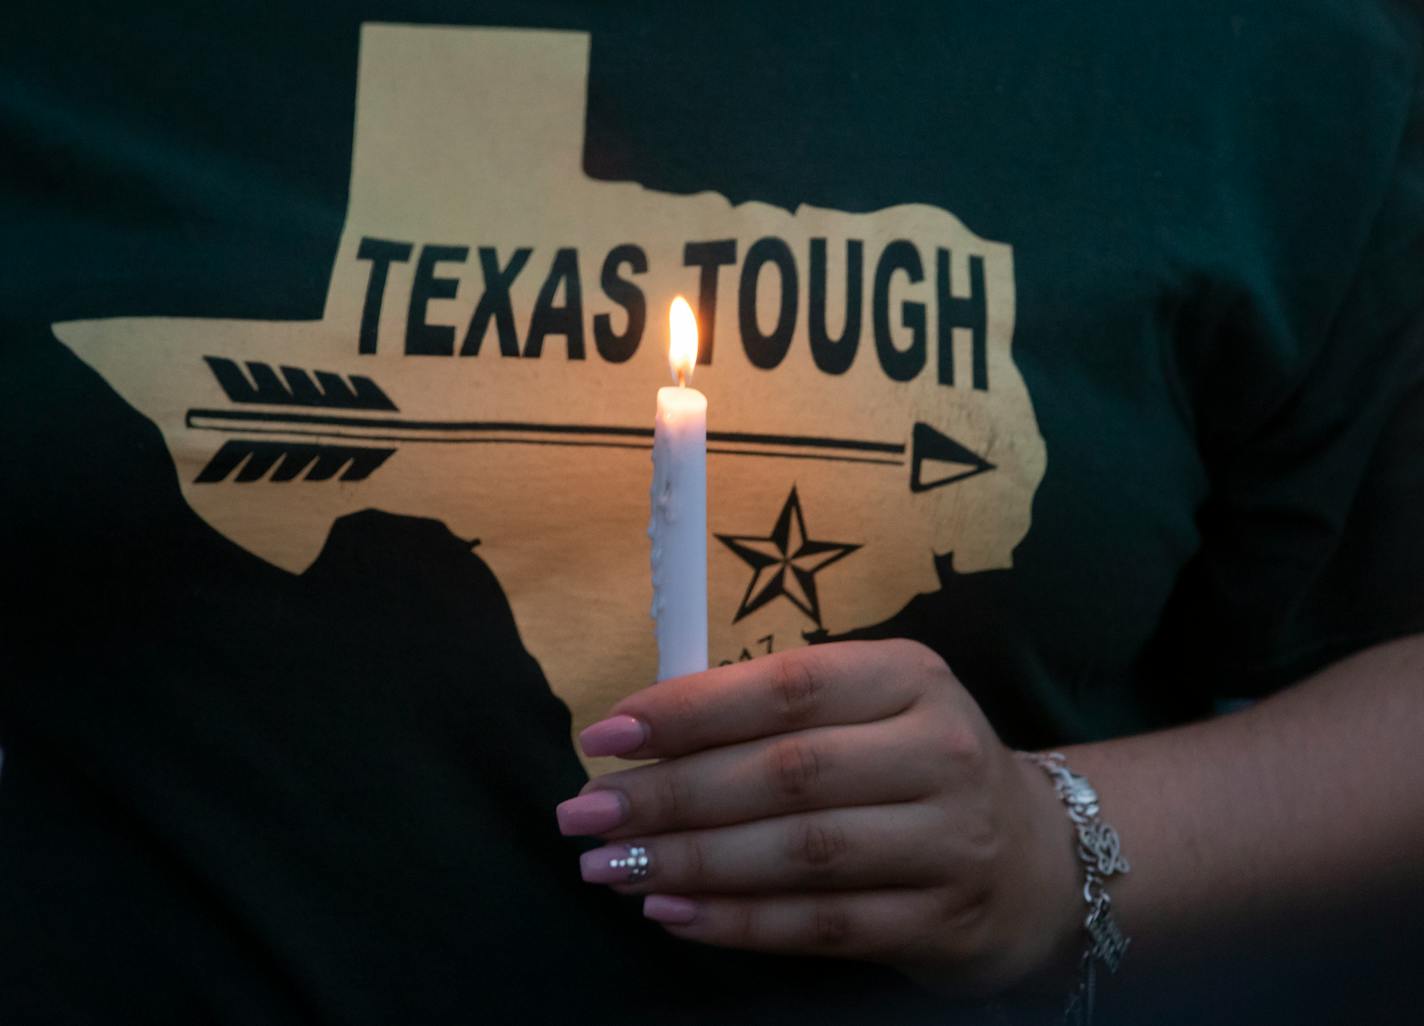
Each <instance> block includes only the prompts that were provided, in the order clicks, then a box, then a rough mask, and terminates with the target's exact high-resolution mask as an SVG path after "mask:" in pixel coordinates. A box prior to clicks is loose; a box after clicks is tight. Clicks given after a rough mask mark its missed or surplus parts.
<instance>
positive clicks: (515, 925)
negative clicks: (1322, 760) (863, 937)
mask: <svg viewBox="0 0 1424 1026" xmlns="http://www.w3.org/2000/svg"><path fill="white" fill-rule="evenodd" d="M374 22H383V23H418V24H422V25H432V26H444V25H449V26H511V27H529V28H553V29H561V30H576V31H580V32H586V33H588V34H589V38H590V40H591V51H590V63H589V73H588V107H587V121H586V137H585V143H584V151H583V170H584V172H585V173H586V174H587V175H588V176H589V177H591V178H593V179H598V180H606V181H618V182H637V183H640V184H641V185H643V186H644V187H646V188H648V189H656V190H660V191H662V192H666V193H669V194H675V195H692V194H696V193H700V192H704V191H713V192H716V193H719V194H721V195H723V196H725V197H727V199H728V200H730V201H731V202H732V203H738V204H740V203H746V202H749V201H757V202H762V203H769V204H774V205H777V206H780V207H784V208H786V209H794V208H796V207H797V206H798V205H799V204H811V205H814V206H819V207H826V208H834V209H836V210H842V211H849V212H866V211H875V210H881V209H884V208H888V207H892V206H894V205H896V204H904V203H924V204H929V205H932V206H936V207H939V208H942V209H944V210H949V211H953V212H954V214H955V215H956V216H957V217H959V218H961V219H962V220H963V221H964V222H965V224H967V225H969V226H971V227H972V228H973V229H974V230H975V231H976V232H979V233H982V234H983V235H984V236H985V237H986V238H991V239H1007V240H1011V241H1012V242H1013V245H1014V282H1015V289H1016V302H1017V307H1016V322H1015V327H1014V342H1013V344H1014V359H1015V361H1016V363H1017V366H1018V368H1019V370H1020V372H1021V373H1022V376H1023V379H1024V381H1025V383H1026V386H1027V390H1028V393H1029V394H1030V395H1031V396H1032V398H1033V404H1034V412H1035V415H1036V418H1037V424H1038V427H1039V430H1040V431H1041V433H1042V436H1043V440H1044V443H1045V445H1046V449H1047V453H1048V457H1047V464H1046V469H1045V471H1044V474H1043V479H1042V483H1041V485H1040V486H1039V487H1038V488H1037V491H1036V492H1035V494H1034V496H1033V522H1032V527H1031V528H1030V529H1029V531H1028V533H1027V534H1026V536H1025V537H1024V538H1023V540H1022V542H1021V543H1020V544H1018V546H1017V547H1016V548H1015V549H1014V552H1013V560H1012V567H1011V568H1008V569H989V570H981V571H977V572H960V570H958V569H956V563H955V558H954V554H953V553H944V554H941V555H940V556H939V559H938V563H937V569H938V574H939V582H940V588H939V590H938V591H935V592H933V593H926V594H921V595H919V596H918V597H915V598H913V599H912V600H911V601H909V602H908V603H907V604H906V605H905V606H904V608H903V610H902V611H901V612H899V613H898V614H897V615H895V616H893V617H892V618H890V619H888V620H886V621H884V622H881V623H877V624H873V625H862V626H860V627H857V628H856V629H854V630H852V631H848V632H839V633H840V635H844V636H857V637H889V636H908V637H914V638H917V639H919V640H922V641H924V642H926V643H927V644H929V645H931V646H932V647H933V648H935V649H936V650H937V651H939V652H940V653H941V654H942V655H943V656H944V657H945V658H946V660H947V661H948V662H949V664H950V665H951V667H953V668H954V670H955V671H956V673H957V674H958V675H959V676H960V678H961V679H962V680H963V681H964V683H965V685H966V686H967V687H968V688H969V689H970V691H971V692H972V693H973V694H974V696H975V697H976V699H977V700H978V701H979V702H980V703H981V704H982V705H983V707H984V708H985V710H986V712H987V713H988V714H989V716H990V719H991V721H992V722H993V724H994V726H995V728H996V729H997V730H998V731H999V732H1000V735H1001V736H1002V737H1003V738H1004V740H1005V741H1006V742H1007V743H1010V744H1012V745H1015V746H1022V747H1027V746H1047V745H1053V744H1061V743H1069V742H1074V741H1081V740H1091V739H1096V738H1104V737H1110V736H1116V735H1121V734H1125V733H1132V732H1137V731H1142V730H1147V729H1152V728H1155V727H1160V726H1164V725H1168V724H1172V723H1179V722H1183V721H1185V720H1189V719H1192V718H1194V717H1198V716H1202V715H1205V714H1207V713H1208V712H1209V711H1210V710H1211V708H1212V705H1213V702H1214V701H1216V700H1217V699H1221V698H1235V697H1248V696H1258V695H1262V694H1266V693H1269V692H1270V691H1272V690H1274V689H1277V688H1279V687H1281V686H1284V685H1286V684H1289V683H1291V682H1293V681H1296V680H1299V679H1301V678H1302V677H1303V676H1305V675H1307V674H1309V673H1310V672H1311V671H1313V670H1315V669H1317V668H1319V667H1321V666H1323V665H1325V664H1327V663H1329V662H1330V661H1332V660H1334V659H1337V658H1340V657H1342V656H1344V655H1347V654H1349V653H1350V652H1352V651H1356V650H1358V649H1360V648H1363V647H1366V646H1368V645H1371V644H1374V643H1377V642H1380V641H1383V640H1386V639H1389V638H1393V637H1398V636H1402V635H1406V634H1409V633H1412V632H1416V631H1420V630H1424V543H1421V541H1420V540H1419V525H1420V524H1421V523H1424V520H1421V517H1420V514H1421V512H1424V459H1421V453H1424V120H1421V110H1424V105H1421V100H1420V77H1419V76H1420V70H1421V27H1420V19H1419V16H1418V13H1417V11H1416V10H1414V9H1413V8H1412V7H1410V6H1409V5H1406V4H1402V3H1399V4H1396V3H1387V2H1378V3H1376V2H1365V3H1362V2H1359V0H1352V2H1348V3H1347V2H1327V0H1312V2H1310V3H1302V4H1295V5H1287V6H1284V7H1282V6H1281V5H1269V4H1260V3H1246V2H1235V3H1232V2H1225V0H1222V2H1212V3H1205V4H1203V3H1193V4H1187V3H1181V4H1176V3H1174V4H1168V5H1160V6H1156V7H1153V8H1151V9H1144V8H1143V7H1142V6H1141V5H1134V4H1127V3H1098V4H1091V5H1088V6H1083V5H1070V4H1065V3H1059V2H1035V3H1029V4H1014V5H1000V6H997V7H996V6H992V5H990V6H984V5H973V6H971V5H964V4H940V5H929V4H924V5H913V6H908V7H904V8H898V7H897V8H895V9H893V10H878V11H870V10H860V9H858V8H857V7H856V6H855V5H824V4H822V5H814V6H813V5H804V6H798V5H789V6H784V7H775V8H770V7H768V6H767V5H742V4H715V5H706V6H705V7H701V8H697V7H694V8H685V7H683V6H682V5H652V4H649V5H636V4H616V5H614V4H610V5H589V6H588V7H587V8H585V7H583V6H581V5H568V4H553V3H550V4H537V5H523V4H499V3H473V4H450V3H440V2H434V3H400V2H392V3H387V4H377V5H361V6H360V8H359V9H355V8H346V7H344V6H341V5H329V6H328V5H325V4H303V5H290V6H289V7H287V8H285V9H282V10H276V11H273V10H265V9H260V8H258V7H250V6H248V5H239V4H207V5H201V6H195V7H193V8H191V9H187V8H175V9H170V10H163V11H157V10H153V11H145V12H141V13H132V12H130V13H125V14H124V15H122V16H117V15H106V14H103V13H101V12H99V11H98V10H95V9H91V8H83V7H78V8H70V7H53V6H31V7H29V8H26V9H24V10H19V11H15V12H11V14H10V15H8V16H7V28H6V32H5V38H4V40H3V41H0V68H3V77H0V140H3V153H4V159H3V162H0V176H3V179H0V180H3V183H4V184H3V189H0V224H3V226H4V238H3V251H4V257H3V263H0V297H2V298H3V303H0V331H3V336H2V337H3V343H0V344H3V347H4V360H5V366H6V371H5V373H4V374H3V375H0V395H2V396H3V402H0V410H3V425H4V427H3V431H4V438H5V440H6V441H5V446H4V457H3V460H0V480H3V482H4V496H5V508H6V510H7V517H6V525H7V532H6V533H7V536H8V537H9V539H10V552H11V556H10V560H9V565H10V567H11V569H10V572H9V574H8V575H7V579H8V580H9V581H10V582H11V589H12V594H13V596H14V599H15V601H13V602H12V603H11V609H12V612H11V613H10V614H9V621H8V622H9V625H10V627H9V631H8V632H7V640H6V644H5V650H6V652H7V654H8V659H9V670H8V672H7V673H6V674H5V680H4V683H3V685H0V747H3V752H4V762H3V770H0V1021H3V1022H6V1023H30V1022H35V1023H39V1022H56V1023H58V1022H64V1023H84V1022H128V1021H131V1022H230V1023H251V1022H263V1023H288V1022H290V1023H298V1022H332V1023H463V1022H491V1023H502V1022H515V1021H524V1022H531V1021H532V1022H546V1021H547V1022H563V1021H573V1020H575V1019H577V1020H580V1021H587V1022H613V1021H641V1022H647V1023H676V1022H689V1023H692V1022H697V1023H722V1022H728V1023H730V1022H737V1023H753V1022H767V1023H781V1022H790V1021H792V1020H800V1021H817V1022H828V1023H829V1022H876V1023H880V1022H884V1023H896V1022H945V1021H961V1020H962V1021H966V1022H974V1021H981V1020H982V1021H997V1019H998V1018H999V1017H1001V1016H1003V1015H1006V1014H1009V1013H1007V1012H1005V1011H1004V1010H1003V1009H999V1008H983V1007H980V1006H977V1005H973V1004H970V1005H966V1006H964V1007H963V1008H960V1007H958V1006H953V1007H951V1006H950V1005H949V1004H947V1003H946V1002H945V1001H944V1000H943V999H941V998H937V997H932V996H930V995H928V994H925V993H922V992H920V991H919V990H917V989H915V988H914V987H912V986H911V985H910V984H909V983H907V982H905V981H902V980H900V978H899V977H898V976H896V975H895V974H893V973H890V972H888V971H884V970H880V969H877V968H872V967H863V966H858V965H843V964H840V963H827V962H820V961H815V960H793V959H771V958H762V957H757V956H750V955H742V954H736V953H729V952H720V951H712V950H704V949H696V948H692V947H690V946H686V945H681V944H677V943H675V942H673V941H670V940H669V939H667V938H666V937H665V936H664V935H663V934H662V932H661V931H660V930H659V929H657V928H656V927H654V926H652V925H651V924H647V923H645V922H643V921H642V920H641V918H640V917H639V915H638V910H637V906H636V903H635V902H630V901H628V900H625V899H621V898H618V897H616V896H614V895H611V894H609V893H605V892H604V890H603V889H602V888H592V887H589V886H587V885H584V884H582V883H581V882H580V881H579V879H578V872H577V867H576V856H577V853H578V851H579V850H580V844H579V843H577V842H575V841H572V840H568V839H563V838H560V837H559V836H558V834H557V830H556V828H555V824H554V819H553V807H554V805H555V804H556V803H557V802H559V801H561V800H563V799H565V798H568V797H570V796H571V795H573V794H574V793H576V792H577V790H578V788H579V787H580V786H581V785H582V783H583V782H584V780H585V771H584V769H583V767H582V766H581V764H580V762H579V759H578V757H577V755H576V753H575V752H574V750H573V747H572V745H571V742H570V739H569V726H570V718H569V712H568V710H567V709H566V708H565V706H564V704H563V703H562V702H561V701H560V700H559V698H558V697H556V695H555V694H554V693H553V692H552V691H551V690H550V687H549V685H548V683H547V682H546V680H545V677H544V674H543V672H542V670H541V667H540V664H539V662H538V661H537V660H536V658H535V657H534V656H533V655H531V654H530V652H529V651H528V650H527V649H526V647H525V644H524V643H523V641H522V639H521V636H520V632H519V630H518V628H517V627H516V622H515V617H514V615H513V614H512V612H511V607H510V603H509V601H508V600H507V598H506V594H505V590H504V589H503V588H502V584H501V581H500V580H499V579H498V578H497V577H496V575H495V574H494V573H493V572H492V571H491V569H490V568H489V566H488V565H487V564H486V562H485V561H484V560H482V558H481V556H480V549H479V547H478V546H476V547H474V548H471V544H470V540H469V539H462V538H460V537H457V536H456V535H455V534H453V533H452V532H451V531H450V530H449V529H448V528H447V527H446V526H445V525H444V524H442V523H441V522H439V520H437V519H431V518H419V517H413V516H407V515H401V514H398V513H394V512H390V511H387V510H380V509H372V510H368V511H364V512H358V513H355V514H353V515H349V516H344V517H341V518H339V519H337V520H336V521H335V523H334V524H333V525H332V528H331V532H330V536H329V538H328V539H327V540H326V542H325V544H324V545H323V547H322V548H321V552H320V555H319V557H318V558H317V559H316V561H315V562H314V563H312V564H311V566H310V567H309V568H308V569H307V570H305V572H302V573H299V574H293V573H289V572H288V571H286V570H283V569H280V568H277V567H275V566H273V565H271V564H270V563H269V562H267V561H264V560H263V559H261V558H258V557H257V556H255V555H253V554H252V553H251V552H249V551H247V550H246V549H245V548H244V547H243V546H242V545H240V544H236V543H235V542H234V541H233V540H231V539H230V538H229V537H226V536H224V534H222V533H221V532H220V531H217V530H214V529H213V528H212V527H211V526H210V525H209V524H208V523H205V522H204V521H203V520H202V519H201V518H200V517H199V516H198V515H196V514H195V512H194V510H193V509H192V508H191V507H190V505H189V504H188V502H187V501H185V498H184V496H183V494H182V492H181V490H180V487H179V482H178V480H176V479H175V474H174V463H173V459H172V457H171V456H170V453H169V451H168V449H167V448H166V447H165V444H164V439H163V437H162V435H161V433H160V431H159V430H158V429H157V428H156V427H155V425H154V423H152V422H151V421H150V420H149V419H147V418H146V417H145V416H144V415H143V414H142V413H140V412H139V411H137V410H136V409H135V408H134V407H133V406H131V405H130V404H129V403H128V402H126V401H125V400H124V399H123V398H121V396H120V395H119V393H118V392H116V391H115V389H114V388H113V387H111V385H110V384H109V383H107V382H106V381H105V379H104V377H103V376H102V375H100V374H98V373H96V372H95V371H94V370H93V369H92V368H91V367H90V366H87V365H86V364H85V363H84V362H83V361H82V360H81V359H79V358H78V357H77V356H76V355H75V354H74V353H73V352H72V351H71V350H70V349H69V348H66V347H65V346H63V345H61V344H59V342H58V341H57V340H56V337H55V329H54V327H53V326H54V325H57V324H60V323H62V322H70V321H78V320H85V319H94V318H113V317H128V316H134V317H231V318H254V319H271V320H301V319H306V318H313V317H316V316H318V315H319V314H320V312H321V306H322V302H323V297H324V295H325V290H326V287H327V280H328V275H329V272H330V269H331V266H332V261H333V252H334V248H335V247H336V245H337V240H338V237H339V236H340V234H341V231H342V225H343V216H344V213H345V209H346V199H347V189H348V185H349V182H350V176H351V155H352V121H353V112H354V110H355V104H356V96H355V94H354V83H355V82H356V72H357V65H358V44H359V40H360V33H361V26H362V25H363V24H366V23H374ZM510 102H514V98H510ZM689 126H695V131H692V132H689ZM460 127H461V126H460V125H458V124H452V125H450V126H449V130H450V131H451V132H458V131H460ZM494 144H495V142H494V141H491V145H494ZM713 398H714V402H715V396H714V397H713ZM831 636H837V635H836V634H835V633H832V634H829V635H822V636H821V637H831ZM813 640H817V639H814V638H813ZM599 655H600V653H599V652H598V651H596V650H590V651H589V652H588V654H587V658H588V659H589V660H590V661H595V660H597V659H598V658H599ZM636 686H638V682H632V683H630V685H629V688H630V690H631V688H632V687H636ZM1129 843H1130V840H1129ZM1265 1000H1266V1001H1267V1007H1268V1008H1274V1009H1277V1010H1279V1009H1282V1008H1290V1009H1294V1010H1295V1011H1296V1012H1300V1013H1302V1014H1303V1013H1304V1012H1306V1011H1315V1012H1319V1011H1320V1010H1321V1008H1324V1007H1327V1005H1328V1002H1327V1003H1326V1004H1325V1005H1321V1004H1315V1005H1312V1004H1309V1003H1304V1004H1295V1005H1292V1004H1290V1002H1289V1001H1288V1000H1286V999H1285V998H1283V997H1281V995H1279V994H1271V995H1269V996H1268V997H1267V998H1266V999H1265ZM1154 1014H1155V1015H1158V1016H1159V1017H1158V1018H1155V1019H1154V1020H1153V1021H1173V1020H1172V1019H1171V1017H1170V1014H1169V1012H1168V1011H1166V1010H1158V1011H1154ZM1176 1014H1178V1015H1190V1014H1191V1012H1190V1006H1189V1007H1188V1010H1187V1011H1182V1010H1180V1009H1179V1010H1178V1011H1177V1013H1176ZM1253 1014H1256V1013H1253ZM1292 1014H1294V1013H1292ZM1126 1021H1130V1020H1126ZM1181 1021H1190V1019H1183V1020H1181ZM1257 1021H1259V1019H1258V1020H1257Z"/></svg>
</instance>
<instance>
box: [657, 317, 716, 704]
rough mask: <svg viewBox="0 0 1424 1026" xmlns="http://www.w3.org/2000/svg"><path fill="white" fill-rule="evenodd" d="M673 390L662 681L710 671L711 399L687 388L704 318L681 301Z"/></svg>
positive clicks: (662, 562)
mask: <svg viewBox="0 0 1424 1026" xmlns="http://www.w3.org/2000/svg"><path fill="white" fill-rule="evenodd" d="M668 320H669V328H670V334H669V338H668V365H669V366H670V367H671V369H672V376H673V379H674V380H675V381H676V382H677V384H676V385H675V386H673V387H664V388H660V389H658V412H657V419H656V421H655V422H654V428H653V515H652V519H651V520H650V521H649V522H648V537H649V538H651V539H652V541H653V545H652V558H653V619H654V620H656V621H657V637H658V680H666V679H667V678H668V677H679V676H681V675H683V674H685V673H696V672H698V671H700V670H705V669H707V397H706V396H704V395H703V394H702V393H701V392H699V391H697V390H696V389H693V388H689V387H687V383H688V381H690V380H691V378H692V370H693V368H694V367H695V366H696V365H697V318H696V317H694V316H693V313H692V307H690V306H688V305H687V300H685V299H683V298H682V297H681V296H678V297H677V298H676V299H674V300H673V302H672V311H671V313H670V314H669V316H668Z"/></svg>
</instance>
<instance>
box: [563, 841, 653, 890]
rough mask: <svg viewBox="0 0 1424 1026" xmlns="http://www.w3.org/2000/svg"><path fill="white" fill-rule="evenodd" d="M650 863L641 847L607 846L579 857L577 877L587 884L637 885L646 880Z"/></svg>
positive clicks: (628, 845)
mask: <svg viewBox="0 0 1424 1026" xmlns="http://www.w3.org/2000/svg"><path fill="white" fill-rule="evenodd" d="M651 863H652V858H651V856H650V855H649V854H648V849H647V848H644V847H643V846H642V845H632V844H615V845H607V846H606V847H603V848H595V849H593V851H586V852H584V853H583V854H582V855H580V856H579V875H580V876H582V877H583V878H584V880H585V881H586V882H588V883H599V884H615V883H621V884H626V883H637V882H639V881H640V880H645V879H647V876H648V870H649V868H650V865H651Z"/></svg>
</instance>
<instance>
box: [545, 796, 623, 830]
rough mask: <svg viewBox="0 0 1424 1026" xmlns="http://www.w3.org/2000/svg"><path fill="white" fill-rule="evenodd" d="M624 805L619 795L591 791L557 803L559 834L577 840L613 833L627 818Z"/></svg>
mask: <svg viewBox="0 0 1424 1026" xmlns="http://www.w3.org/2000/svg"><path fill="white" fill-rule="evenodd" d="M627 802H628V800H627V799H626V798H624V797H623V793H622V792H621V791H590V792H589V793H588V794H581V795H579V796H578V797H577V798H570V799H569V800H568V801H566V802H560V803H559V807H558V809H557V810H556V813H557V815H558V817H559V833H561V834H564V835H566V836H569V837H579V836H586V835H589V834H601V833H603V832H604V831H607V830H612V829H613V828H614V827H616V826H617V825H618V824H619V823H622V822H623V820H625V819H627V818H628V805H627Z"/></svg>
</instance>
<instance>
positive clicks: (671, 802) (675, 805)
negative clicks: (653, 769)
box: [633, 765, 689, 825]
mask: <svg viewBox="0 0 1424 1026" xmlns="http://www.w3.org/2000/svg"><path fill="white" fill-rule="evenodd" d="M660 769H661V772H660V773H658V776H657V782H656V784H655V785H654V787H653V789H652V790H653V802H652V805H653V810H654V815H655V816H656V818H657V820H658V822H659V823H660V824H663V825H676V824H679V823H682V822H684V821H685V820H686V818H687V815H688V806H689V789H688V783H687V777H686V775H685V774H684V773H683V772H682V771H681V770H679V769H677V768H675V766H672V765H664V766H662V767H660ZM633 807H634V808H635V809H636V808H637V807H638V805H637V802H636V800H635V801H634V803H633Z"/></svg>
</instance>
